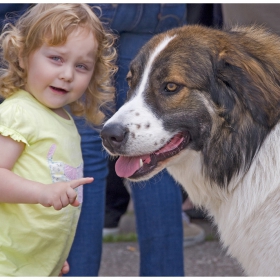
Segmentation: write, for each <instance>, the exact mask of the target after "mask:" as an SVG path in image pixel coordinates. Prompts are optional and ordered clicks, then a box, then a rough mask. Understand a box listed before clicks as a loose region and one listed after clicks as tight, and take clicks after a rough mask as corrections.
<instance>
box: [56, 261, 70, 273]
mask: <svg viewBox="0 0 280 280" xmlns="http://www.w3.org/2000/svg"><path fill="white" fill-rule="evenodd" d="M69 271H70V267H69V264H68V262H67V261H65V262H64V264H63V267H62V268H61V271H60V273H59V275H58V276H63V274H67V273H68V272H69Z"/></svg>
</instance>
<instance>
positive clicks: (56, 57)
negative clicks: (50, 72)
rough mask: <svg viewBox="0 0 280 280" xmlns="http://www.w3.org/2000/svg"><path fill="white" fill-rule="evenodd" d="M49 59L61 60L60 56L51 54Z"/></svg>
mask: <svg viewBox="0 0 280 280" xmlns="http://www.w3.org/2000/svg"><path fill="white" fill-rule="evenodd" d="M51 59H52V60H54V61H61V58H60V57H59V56H51Z"/></svg>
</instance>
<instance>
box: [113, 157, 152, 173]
mask: <svg viewBox="0 0 280 280" xmlns="http://www.w3.org/2000/svg"><path fill="white" fill-rule="evenodd" d="M147 157H149V155H146V156H139V157H122V156H120V157H119V158H118V160H117V162H116V165H115V170H116V173H117V175H118V176H119V177H124V178H128V177H130V176H131V175H132V174H134V173H135V171H136V170H138V169H139V168H140V159H141V158H142V160H144V159H145V158H147Z"/></svg>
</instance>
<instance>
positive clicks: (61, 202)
mask: <svg viewBox="0 0 280 280" xmlns="http://www.w3.org/2000/svg"><path fill="white" fill-rule="evenodd" d="M24 148H25V144H24V143H22V142H17V141H14V140H13V139H11V138H10V137H5V136H2V135H0V178H1V179H0V203H26V204H37V203H40V204H42V205H43V206H46V207H50V206H53V207H54V208H55V209H56V210H60V209H61V208H63V207H65V206H67V205H68V204H72V205H73V206H78V205H79V202H78V201H77V200H76V197H77V194H76V192H75V190H74V189H75V188H76V187H78V186H80V185H84V184H88V183H91V182H92V181H93V178H81V179H78V180H73V181H69V182H58V183H53V184H48V185H46V184H42V183H38V182H34V181H30V180H27V179H25V178H22V177H20V176H18V175H16V174H14V173H13V172H12V171H11V169H12V168H13V166H14V164H15V163H16V161H17V160H18V158H19V157H20V155H21V154H22V152H23V150H24Z"/></svg>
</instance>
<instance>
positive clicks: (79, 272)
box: [66, 118, 108, 276]
mask: <svg viewBox="0 0 280 280" xmlns="http://www.w3.org/2000/svg"><path fill="white" fill-rule="evenodd" d="M74 119H75V122H76V125H77V128H78V130H79V133H80V135H81V138H82V143H81V144H82V153H83V159H84V176H85V177H93V178H94V181H93V182H92V183H91V184H87V185H85V186H84V198H83V204H82V211H81V216H80V219H79V223H78V227H77V231H76V236H75V239H74V243H73V245H72V248H71V251H70V254H69V257H68V262H69V265H70V272H69V273H68V274H67V275H66V276H98V271H99V267H100V262H101V253H102V229H103V224H104V205H105V190H106V177H107V175H108V161H107V159H108V155H106V153H105V151H104V149H103V148H102V143H101V140H100V135H99V132H98V131H96V130H94V129H92V128H91V127H90V126H88V125H86V123H85V121H84V120H82V119H78V118H74Z"/></svg>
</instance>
